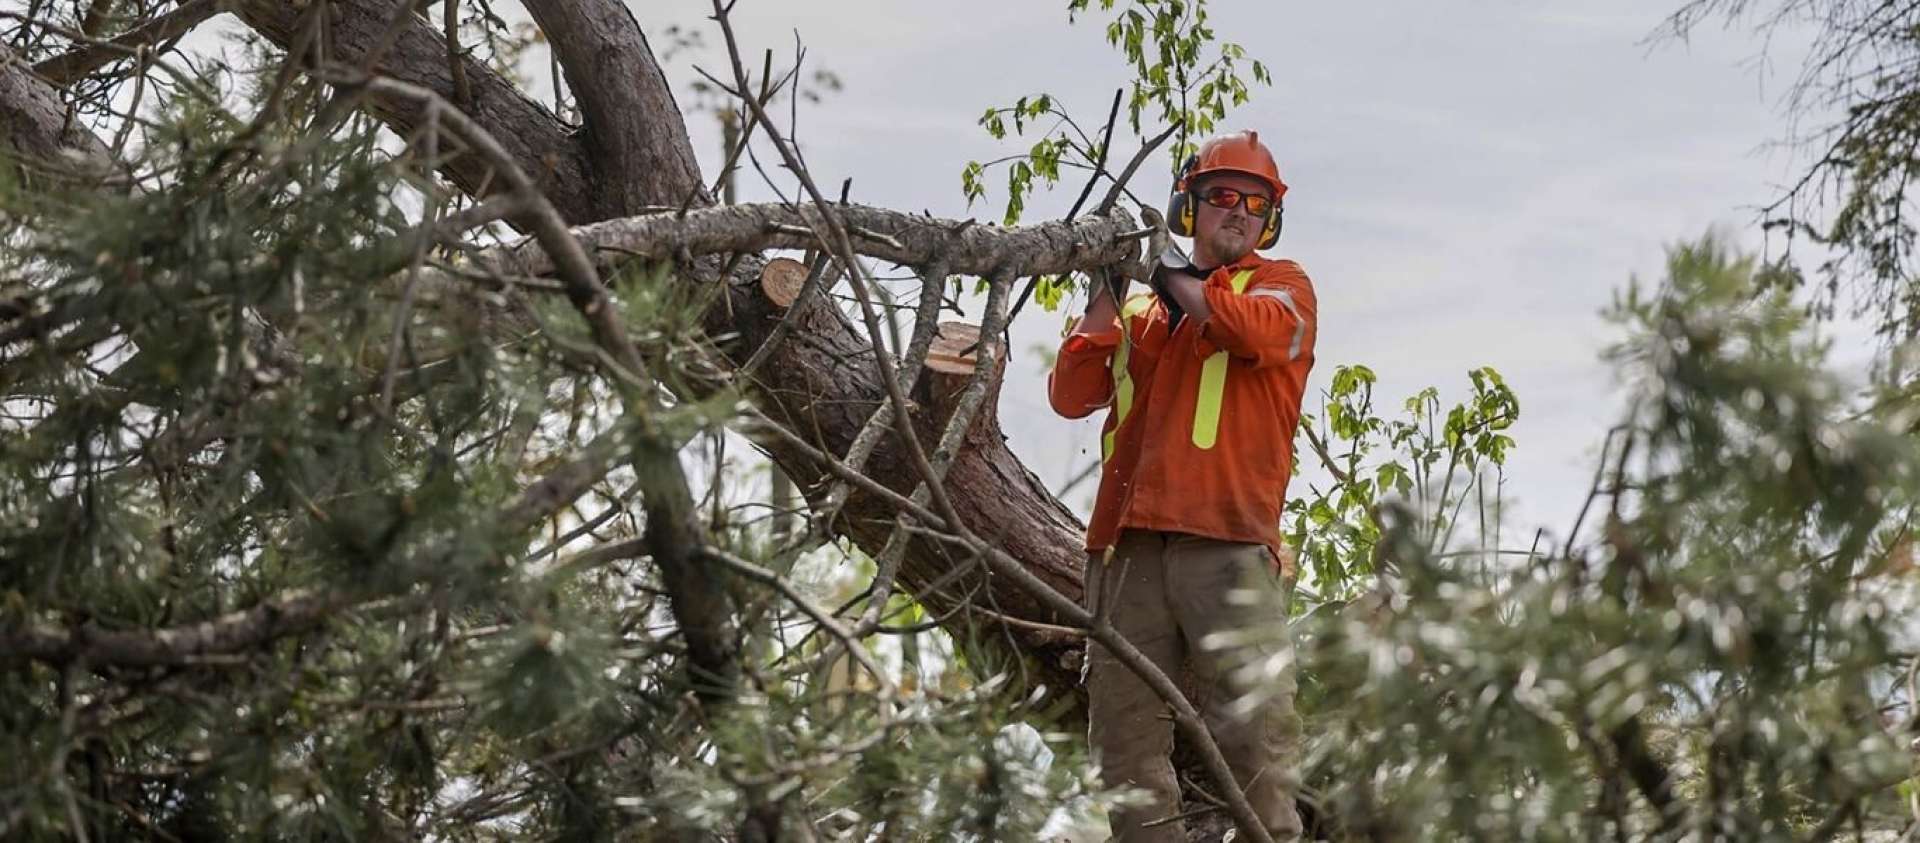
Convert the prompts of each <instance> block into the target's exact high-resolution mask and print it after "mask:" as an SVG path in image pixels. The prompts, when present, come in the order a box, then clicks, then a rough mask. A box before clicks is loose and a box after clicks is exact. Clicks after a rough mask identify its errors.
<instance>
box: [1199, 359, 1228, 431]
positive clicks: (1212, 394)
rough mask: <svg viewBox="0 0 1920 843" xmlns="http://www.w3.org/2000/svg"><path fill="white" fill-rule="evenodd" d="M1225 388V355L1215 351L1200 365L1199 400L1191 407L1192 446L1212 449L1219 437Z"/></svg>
mask: <svg viewBox="0 0 1920 843" xmlns="http://www.w3.org/2000/svg"><path fill="white" fill-rule="evenodd" d="M1226 386H1227V353H1226V352H1224V351H1216V352H1214V353H1213V356H1211V357H1208V358H1207V362H1205V363H1202V364H1201V365H1200V400H1199V401H1198V402H1197V403H1195V404H1194V407H1193V446H1194V447H1196V448H1199V449H1200V450H1203V451H1204V450H1207V449H1209V448H1212V447H1213V443H1214V442H1215V441H1216V440H1218V439H1219V437H1220V397H1221V395H1222V394H1223V393H1224V392H1225V391H1226Z"/></svg>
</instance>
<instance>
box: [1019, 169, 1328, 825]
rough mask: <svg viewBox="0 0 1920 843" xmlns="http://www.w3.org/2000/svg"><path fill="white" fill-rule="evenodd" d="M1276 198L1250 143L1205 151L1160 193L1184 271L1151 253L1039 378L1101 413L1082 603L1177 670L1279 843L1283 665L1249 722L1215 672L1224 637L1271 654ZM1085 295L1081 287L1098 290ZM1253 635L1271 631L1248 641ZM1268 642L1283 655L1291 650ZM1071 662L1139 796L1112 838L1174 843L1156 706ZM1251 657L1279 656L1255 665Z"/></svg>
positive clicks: (1281, 299) (1227, 659) (1311, 328)
mask: <svg viewBox="0 0 1920 843" xmlns="http://www.w3.org/2000/svg"><path fill="white" fill-rule="evenodd" d="M1286 191H1287V186H1286V184H1285V183H1284V182H1282V181H1281V180H1280V171H1279V168H1278V167H1277V166H1275V164H1274V162H1273V155H1272V154H1271V153H1270V152H1268V151H1267V148H1266V147H1265V146H1264V145H1262V144H1261V143H1260V139H1259V136H1258V135H1256V134H1255V133H1253V132H1240V133H1236V134H1229V135H1224V136H1221V137H1218V138H1214V139H1212V140H1209V141H1208V142H1206V143H1205V144H1203V145H1202V146H1201V147H1200V151H1199V153H1198V154H1197V155H1196V156H1194V158H1193V159H1191V160H1189V161H1188V162H1187V166H1186V167H1185V168H1184V169H1183V171H1182V172H1181V175H1180V177H1179V180H1178V181H1177V182H1176V183H1175V185H1174V194H1173V200H1172V202H1171V203H1170V206H1169V208H1168V214H1167V217H1168V226H1169V228H1170V229H1171V230H1172V231H1173V233H1175V234H1180V235H1186V236H1191V237H1192V238H1193V259H1192V261H1191V263H1187V262H1186V261H1185V260H1184V259H1181V258H1180V257H1179V256H1178V254H1177V253H1173V254H1171V255H1169V256H1167V257H1163V258H1162V260H1161V269H1160V271H1158V272H1156V273H1155V274H1154V280H1153V283H1152V284H1151V285H1150V286H1151V287H1152V290H1151V292H1147V293H1143V294H1141V295H1137V296H1133V297H1131V298H1129V299H1127V300H1126V301H1125V302H1124V303H1119V302H1117V301H1116V299H1117V298H1118V296H1117V295H1114V294H1112V293H1113V291H1111V290H1108V289H1097V290H1096V292H1095V293H1094V295H1093V296H1092V300H1091V301H1090V302H1088V305H1087V309H1086V312H1085V314H1084V315H1083V316H1082V317H1081V319H1080V321H1079V323H1078V324H1077V325H1076V327H1075V328H1074V330H1073V331H1071V332H1070V333H1069V334H1068V336H1067V337H1066V339H1065V341H1064V342H1063V343H1062V344H1061V347H1060V353H1059V356H1058V357H1057V358H1056V362H1055V363H1054V369H1053V374H1052V377H1051V379H1050V380H1049V383H1048V392H1049V400H1050V401H1051V402H1052V404H1053V408H1054V411H1055V412H1058V413H1059V414H1061V415H1063V416H1066V417H1068V418H1081V417H1083V416H1086V415H1088V414H1089V413H1092V412H1093V411H1095V410H1097V409H1100V408H1102V407H1110V408H1111V409H1110V410H1109V412H1108V413H1107V420H1106V425H1105V426H1104V428H1103V429H1102V435H1101V452H1102V459H1103V460H1104V463H1105V464H1104V466H1103V467H1102V471H1101V476H1100V492H1099V496H1098V498H1097V499H1096V502H1095V504H1094V510H1093V520H1092V523H1090V524H1089V525H1088V528H1087V543H1086V547H1087V552H1088V556H1089V559H1088V563H1087V570H1088V575H1087V583H1088V586H1089V587H1088V589H1087V600H1088V603H1089V605H1090V606H1100V605H1102V604H1104V605H1105V606H1106V607H1107V608H1106V612H1107V615H1108V617H1110V618H1111V619H1112V623H1113V625H1114V627H1115V629H1116V630H1117V631H1119V633H1120V634H1121V635H1122V636H1124V637H1125V638H1126V639H1127V640H1128V641H1129V642H1131V643H1132V644H1133V645H1134V646H1135V647H1138V648H1139V649H1140V650H1141V652H1142V653H1144V654H1145V655H1146V656H1147V657H1148V658H1149V659H1151V660H1152V661H1153V662H1154V664H1156V665H1158V666H1159V667H1160V669H1161V670H1162V671H1165V672H1166V673H1167V674H1168V675H1169V676H1172V677H1175V678H1176V680H1177V679H1178V677H1180V676H1181V674H1182V672H1183V668H1187V669H1191V671H1192V674H1193V676H1194V678H1195V679H1196V680H1197V685H1198V687H1199V690H1200V691H1201V696H1202V698H1201V699H1199V700H1196V701H1195V702H1196V707H1198V708H1199V709H1200V710H1201V712H1202V714H1203V715H1204V716H1205V719H1206V723H1207V728H1208V730H1209V731H1210V732H1211V733H1212V735H1213V738H1214V741H1215V742H1216V743H1217V744H1218V745H1219V747H1220V751H1221V753H1222V754H1223V755H1224V756H1225V758H1226V761H1227V764H1228V766H1229V767H1231V768H1232V769H1233V773H1234V776H1235V778H1236V779H1238V781H1239V785H1240V787H1241V788H1242V790H1243V791H1244V792H1245V793H1246V795H1247V799H1248V801H1249V802H1250V803H1252V805H1253V809H1254V811H1255V812H1256V813H1258V814H1259V815H1260V818H1261V820H1262V821H1263V822H1264V823H1265V824H1266V825H1267V826H1268V828H1269V830H1270V831H1272V832H1273V833H1274V835H1275V837H1276V839H1280V840H1286V839H1290V838H1292V837H1294V836H1296V835H1298V834H1299V833H1300V817H1299V815H1298V814H1297V813H1296V812H1295V810H1294V805H1293V798H1294V792H1295V790H1296V789H1297V787H1298V778H1297V772H1296V771H1295V769H1294V765H1295V764H1296V763H1297V762H1298V756H1299V742H1300V724H1299V718H1298V716H1297V715H1296V714H1295V713H1294V710H1293V696H1294V681H1293V677H1292V670H1291V667H1290V666H1289V667H1288V668H1286V669H1285V670H1284V671H1283V673H1284V676H1283V678H1282V679H1281V680H1280V682H1279V683H1278V687H1268V688H1265V689H1262V690H1263V691H1265V692H1268V693H1270V694H1271V696H1270V697H1268V698H1266V701H1265V702H1263V703H1262V704H1260V705H1258V706H1254V707H1252V708H1251V710H1248V709H1247V708H1246V707H1244V706H1240V707H1236V706H1235V703H1236V701H1238V700H1240V699H1241V698H1242V696H1243V694H1244V693H1245V692H1247V691H1249V690H1251V689H1250V688H1247V687H1243V686H1242V684H1241V683H1240V682H1239V681H1237V680H1236V678H1235V676H1236V674H1235V672H1234V671H1233V670H1232V668H1233V667H1234V666H1235V665H1236V664H1237V663H1239V662H1241V661H1243V660H1246V657H1247V656H1248V655H1249V654H1248V653H1247V652H1245V649H1244V647H1242V648H1241V650H1240V651H1239V652H1234V648H1232V647H1231V646H1229V647H1226V648H1222V647H1221V644H1222V643H1223V642H1225V643H1227V644H1229V645H1230V644H1232V643H1233V642H1234V641H1235V640H1236V639H1238V640H1240V641H1243V642H1244V641H1247V640H1279V641H1282V642H1285V641H1286V640H1287V639H1286V637H1285V635H1284V629H1285V622H1286V617H1285V613H1286V610H1285V600H1284V598H1283V596H1282V593H1281V592H1282V589H1281V585H1280V577H1281V571H1280V560H1282V559H1284V558H1286V557H1285V556H1284V555H1283V554H1284V551H1283V548H1282V543H1281V537H1280V510H1281V503H1282V501H1283V499H1284V498H1285V495H1286V488H1287V480H1288V478H1289V477H1290V476H1291V475H1292V473H1293V435H1294V430H1295V428H1296V427H1298V425H1299V421H1300V400H1301V396H1302V395H1303V393H1304V392H1305V390H1306V383H1307V373H1308V372H1309V371H1310V370H1311V369H1312V368H1313V348H1314V340H1315V337H1316V334H1317V331H1316V325H1315V299H1314V294H1313V284H1312V282H1310V281H1308V280H1307V275H1306V273H1305V272H1304V271H1302V270H1301V269H1300V266H1299V265H1298V264H1296V263H1294V262H1292V261H1287V260H1268V259H1267V258H1264V257H1261V256H1260V255H1259V254H1258V253H1257V252H1256V251H1255V250H1256V249H1264V248H1267V247H1270V246H1272V245H1273V243H1274V240H1275V239H1277V238H1278V236H1279V233H1280V222H1281V205H1280V202H1281V198H1282V197H1283V196H1284V195H1285V194H1286ZM1099 286H1100V285H1096V287H1099ZM1255 625H1270V626H1269V628H1272V629H1277V630H1280V631H1281V634H1280V635H1278V636H1272V635H1257V634H1255V635H1248V634H1247V633H1246V630H1248V629H1250V628H1251V627H1253V626H1255ZM1282 646H1285V647H1289V648H1290V646H1291V645H1290V644H1283V645H1282ZM1088 649H1089V652H1088V654H1087V655H1088V675H1087V691H1088V696H1089V698H1090V701H1091V706H1092V715H1091V716H1092V734H1091V739H1092V744H1093V750H1094V752H1095V754H1096V756H1097V757H1098V759H1099V761H1100V764H1101V768H1102V776H1103V778H1104V779H1105V780H1106V781H1107V783H1108V784H1109V785H1113V786H1128V787H1134V788H1140V789H1142V790H1145V791H1146V792H1147V793H1148V795H1149V796H1150V797H1151V800H1150V803H1149V804H1146V805H1143V806H1138V807H1133V808H1123V809H1117V810H1115V811H1114V813H1113V815H1112V824H1113V832H1114V836H1115V838H1116V839H1118V840H1119V841H1121V843H1136V841H1179V840H1184V839H1185V836H1184V833H1183V830H1182V828H1181V824H1180V822H1179V821H1178V820H1173V821H1169V822H1158V823H1155V822H1154V821H1155V820H1166V819H1168V818H1171V817H1173V816H1175V815H1176V814H1178V813H1179V787H1178V785H1177V783H1176V782H1175V779H1174V772H1173V766H1172V763H1171V760H1170V758H1169V755H1170V754H1171V752H1172V748H1173V725H1172V721H1171V719H1170V717H1169V712H1168V709H1167V706H1166V704H1165V703H1164V702H1163V701H1162V700H1161V699H1160V698H1159V697H1158V696H1157V695H1155V694H1154V692H1153V690H1152V689H1151V688H1149V687H1148V686H1147V684H1146V683H1145V682H1144V681H1142V680H1141V679H1140V678H1139V677H1137V676H1135V675H1134V674H1133V672H1132V671H1130V670H1128V669H1127V668H1126V667H1125V666H1124V665H1122V664H1120V663H1119V662H1118V661H1117V660H1116V659H1115V658H1114V657H1113V655H1112V654H1111V653H1110V652H1108V651H1107V650H1106V649H1105V648H1104V647H1100V646H1092V647H1089V648H1088ZM1257 655H1259V656H1261V657H1265V656H1275V655H1278V656H1280V657H1281V659H1282V661H1281V662H1280V663H1282V664H1285V663H1287V662H1288V661H1290V659H1291V652H1290V650H1289V651H1288V652H1286V653H1284V654H1274V653H1271V652H1263V653H1258V654H1257Z"/></svg>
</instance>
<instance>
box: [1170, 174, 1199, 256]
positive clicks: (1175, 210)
mask: <svg viewBox="0 0 1920 843" xmlns="http://www.w3.org/2000/svg"><path fill="white" fill-rule="evenodd" d="M1198 163H1200V156H1198V155H1189V156H1187V162H1186V163H1185V164H1181V165H1180V173H1179V175H1176V176H1174V178H1173V195H1171V196H1169V197H1167V231H1168V232H1169V233H1171V234H1175V235H1178V236H1181V237H1192V236H1193V214H1194V207H1193V206H1194V205H1195V204H1197V203H1198V201H1199V197H1197V196H1194V195H1193V191H1192V190H1189V189H1188V186H1187V177H1188V176H1189V175H1191V174H1192V173H1193V168H1194V165H1196V164H1198Z"/></svg>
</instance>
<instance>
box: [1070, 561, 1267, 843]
mask: <svg viewBox="0 0 1920 843" xmlns="http://www.w3.org/2000/svg"><path fill="white" fill-rule="evenodd" d="M1101 556H1102V554H1094V555H1093V558H1092V559H1090V560H1089V561H1088V563H1089V567H1088V574H1087V579H1088V585H1089V586H1093V585H1095V584H1098V586H1099V588H1098V591H1099V592H1101V593H1102V597H1101V598H1100V599H1101V600H1103V601H1106V602H1107V604H1108V605H1110V606H1111V608H1110V609H1108V610H1107V616H1108V617H1109V618H1110V619H1111V620H1112V623H1113V627H1114V629H1115V631H1117V632H1119V633H1120V635H1121V636H1122V637H1124V638H1126V639H1127V641H1129V642H1131V643H1132V644H1133V646H1134V647H1136V648H1138V649H1139V650H1140V652H1141V653H1142V654H1144V655H1145V656H1146V657H1147V658H1148V659H1149V660H1151V661H1152V662H1153V663H1154V664H1155V665H1157V666H1159V668H1160V669H1161V670H1162V671H1164V672H1165V673H1166V674H1167V675H1168V676H1169V677H1170V678H1172V679H1173V680H1174V681H1175V682H1179V681H1180V677H1181V674H1182V672H1183V670H1182V669H1183V668H1188V669H1191V671H1192V673H1193V678H1194V683H1193V687H1194V688H1195V690H1196V692H1197V693H1199V695H1200V697H1201V698H1200V699H1197V700H1194V701H1193V702H1194V707H1195V708H1196V709H1198V710H1199V711H1200V713H1201V715H1202V717H1203V719H1204V720H1205V721H1206V725H1207V730H1208V731H1209V732H1211V733H1212V735H1213V739H1214V742H1215V743H1216V744H1218V745H1219V747H1220V753H1221V755H1223V756H1225V758H1226V762H1227V766H1228V767H1230V768H1232V770H1233V775H1234V778H1235V779H1237V780H1238V782H1239V785H1240V788H1241V790H1242V792H1244V793H1245V794H1246V795H1247V801H1248V802H1250V803H1252V805H1253V810H1254V812H1255V813H1256V814H1258V815H1259V816H1260V818H1261V820H1262V821H1263V822H1264V823H1266V825H1267V828H1268V830H1269V831H1271V832H1273V835H1274V838H1275V839H1276V840H1290V839H1293V838H1294V837H1296V836H1297V835H1299V834H1300V816H1299V814H1298V813H1297V812H1296V811H1295V810H1294V804H1293V799H1294V792H1295V790H1296V789H1297V788H1298V773H1297V772H1296V771H1295V770H1294V765H1296V764H1297V763H1299V760H1300V759H1299V755H1300V752H1299V747H1300V719H1299V716H1298V715H1297V714H1295V712H1294V709H1293V697H1294V690H1295V684H1294V676H1293V669H1292V667H1291V665H1289V666H1288V667H1287V669H1286V672H1285V676H1284V677H1283V678H1282V679H1281V680H1280V683H1279V687H1270V688H1267V689H1264V690H1266V691H1268V692H1271V693H1272V694H1273V696H1272V698H1271V699H1270V700H1269V701H1268V702H1266V703H1265V704H1264V705H1262V706H1260V707H1259V708H1257V709H1255V710H1254V711H1252V712H1251V713H1250V714H1248V715H1247V716H1244V717H1242V716H1236V715H1235V713H1234V711H1233V710H1232V705H1233V702H1234V701H1235V700H1236V699H1238V698H1239V697H1240V696H1241V692H1242V691H1243V690H1245V689H1243V688H1240V687H1238V686H1237V685H1238V683H1237V682H1236V681H1235V678H1234V676H1233V668H1234V667H1235V666H1236V665H1239V664H1244V663H1246V662H1247V661H1250V659H1249V658H1248V657H1249V656H1252V657H1254V658H1264V657H1266V656H1269V655H1272V652H1271V649H1272V647H1275V646H1277V647H1279V648H1282V649H1286V650H1289V651H1290V650H1291V647H1292V644H1291V642H1290V640H1289V639H1287V638H1286V636H1285V634H1284V632H1282V633H1281V634H1280V635H1279V636H1277V637H1276V636H1273V635H1271V634H1265V635H1261V636H1260V638H1261V639H1262V640H1265V641H1268V642H1269V645H1268V648H1267V649H1261V650H1253V649H1252V645H1250V644H1244V643H1243V644H1240V645H1238V646H1239V649H1238V651H1236V650H1235V649H1233V648H1232V647H1229V648H1228V649H1224V650H1216V649H1210V648H1208V647H1203V646H1202V642H1203V641H1204V640H1206V639H1207V638H1208V636H1212V635H1214V634H1216V633H1222V634H1224V635H1223V637H1225V638H1227V639H1231V638H1233V637H1234V636H1233V633H1234V631H1236V630H1241V629H1246V628H1248V626H1249V625H1250V624H1256V623H1257V624H1265V625H1273V624H1278V625H1279V629H1282V630H1284V628H1285V622H1284V621H1285V611H1286V608H1285V607H1286V603H1285V601H1284V598H1283V595H1282V593H1281V588H1280V578H1279V574H1278V572H1277V571H1275V570H1274V568H1273V565H1272V562H1271V556H1270V555H1269V554H1268V552H1267V549H1266V548H1265V547H1263V546H1261V545H1251V544H1241V543H1238V542H1227V541H1220V540H1217V539H1209V538H1202V537H1199V536H1190V535H1184V534H1180V533H1163V532H1154V531H1146V530H1126V531H1123V532H1122V533H1121V534H1120V538H1119V540H1118V542H1117V543H1116V545H1115V548H1114V554H1113V557H1112V559H1111V561H1109V562H1106V563H1104V564H1105V565H1106V567H1105V569H1104V570H1096V569H1095V568H1093V567H1092V566H1095V565H1101V564H1103V563H1102V562H1101ZM1236 590H1242V591H1243V592H1244V593H1243V595H1242V596H1241V599H1238V600H1236V599H1232V598H1230V595H1231V594H1232V593H1233V592H1235V591H1236ZM1087 592H1088V596H1087V601H1088V606H1089V608H1093V607H1095V606H1098V605H1099V603H1097V602H1095V597H1094V592H1095V589H1094V588H1092V587H1089V588H1088V589H1087ZM1246 598H1252V600H1251V601H1250V605H1249V602H1248V601H1247V600H1246ZM1209 643H1217V642H1209ZM1087 655H1088V665H1087V667H1088V671H1087V696H1088V698H1089V700H1090V703H1091V707H1092V712H1091V719H1092V721H1093V722H1092V729H1091V743H1092V745H1093V751H1094V755H1095V758H1096V759H1097V760H1098V762H1099V763H1100V766H1101V778H1102V779H1103V780H1104V781H1105V782H1106V784H1107V785H1108V786H1110V787H1132V788H1138V789H1141V790H1144V791H1146V792H1147V794H1148V795H1149V796H1150V797H1151V800H1152V801H1151V802H1150V803H1149V804H1146V805H1138V806H1134V807H1130V808H1124V809H1122V808H1116V809H1115V810H1114V812H1113V813H1112V814H1111V821H1112V826H1113V834H1114V839H1115V840H1116V841H1119V843H1175V841H1185V840H1186V835H1185V831H1184V829H1183V827H1182V824H1181V823H1180V822H1179V821H1172V822H1164V823H1157V824H1154V825H1152V826H1151V827H1143V826H1142V824H1143V823H1151V822H1153V821H1155V820H1162V819H1167V818H1170V817H1173V816H1174V815H1176V814H1178V813H1179V811H1180V788H1179V785H1178V783H1177V782H1176V781H1175V779H1174V771H1173V763H1172V761H1171V760H1170V758H1169V756H1170V755H1171V754H1172V752H1173V733H1174V724H1173V719H1172V718H1173V713H1172V711H1171V710H1170V709H1169V708H1168V706H1167V704H1166V703H1165V702H1163V701H1162V700H1161V699H1160V697H1159V695H1158V694H1155V693H1154V692H1153V689H1152V688H1150V687H1148V686H1147V683H1146V682H1145V681H1144V680H1142V679H1140V678H1139V677H1138V676H1136V675H1134V673H1133V671H1131V670H1128V669H1127V667H1126V665H1124V664H1121V663H1120V662H1119V660H1117V659H1116V658H1114V656H1113V654H1112V653H1111V652H1109V651H1108V650H1107V648H1106V647H1104V646H1101V645H1098V644H1095V645H1093V646H1091V647H1089V648H1088V654H1087ZM1287 656H1288V657H1289V660H1290V658H1291V652H1288V653H1287ZM1209 784H1211V783H1209Z"/></svg>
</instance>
